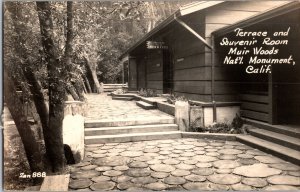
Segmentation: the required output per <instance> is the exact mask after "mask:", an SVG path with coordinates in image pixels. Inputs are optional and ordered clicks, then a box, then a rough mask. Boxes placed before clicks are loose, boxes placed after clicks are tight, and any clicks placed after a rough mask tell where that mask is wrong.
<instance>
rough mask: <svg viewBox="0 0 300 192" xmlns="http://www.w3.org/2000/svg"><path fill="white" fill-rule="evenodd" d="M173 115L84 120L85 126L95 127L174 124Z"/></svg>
mask: <svg viewBox="0 0 300 192" xmlns="http://www.w3.org/2000/svg"><path fill="white" fill-rule="evenodd" d="M174 122H175V120H174V117H171V116H170V117H168V116H166V117H155V118H154V117H139V118H128V119H121V118H120V119H103V120H88V121H85V123H84V127H85V128H97V127H123V126H131V125H151V124H174Z"/></svg>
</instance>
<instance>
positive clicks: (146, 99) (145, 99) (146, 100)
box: [140, 97, 156, 106]
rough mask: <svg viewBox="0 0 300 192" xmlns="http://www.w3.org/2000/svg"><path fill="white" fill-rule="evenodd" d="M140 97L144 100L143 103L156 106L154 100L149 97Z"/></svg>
mask: <svg viewBox="0 0 300 192" xmlns="http://www.w3.org/2000/svg"><path fill="white" fill-rule="evenodd" d="M140 99H141V101H144V102H145V103H148V104H150V105H153V106H156V101H153V100H151V99H150V98H145V97H140Z"/></svg>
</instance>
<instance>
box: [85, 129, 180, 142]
mask: <svg viewBox="0 0 300 192" xmlns="http://www.w3.org/2000/svg"><path fill="white" fill-rule="evenodd" d="M178 138H181V132H180V131H167V132H150V133H130V134H120V135H101V136H85V139H84V142H85V144H100V143H120V142H132V141H133V142H134V141H148V140H161V139H178Z"/></svg>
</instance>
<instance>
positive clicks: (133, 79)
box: [128, 58, 137, 91]
mask: <svg viewBox="0 0 300 192" xmlns="http://www.w3.org/2000/svg"><path fill="white" fill-rule="evenodd" d="M128 83H129V90H133V91H135V90H137V66H136V59H135V58H130V59H129V82H128Z"/></svg>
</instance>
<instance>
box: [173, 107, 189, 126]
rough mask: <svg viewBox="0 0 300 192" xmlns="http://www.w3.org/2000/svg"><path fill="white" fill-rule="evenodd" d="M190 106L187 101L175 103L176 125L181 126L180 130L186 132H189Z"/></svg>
mask: <svg viewBox="0 0 300 192" xmlns="http://www.w3.org/2000/svg"><path fill="white" fill-rule="evenodd" d="M189 115H190V105H189V103H188V102H187V101H176V103H175V123H176V124H177V125H178V126H179V130H180V131H183V132H186V131H188V130H189V126H190V121H189V119H190V118H189Z"/></svg>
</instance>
